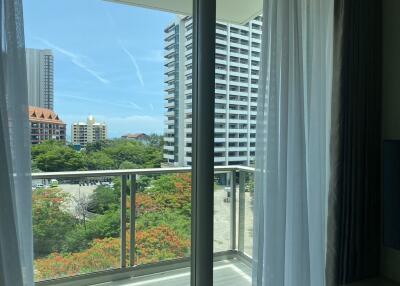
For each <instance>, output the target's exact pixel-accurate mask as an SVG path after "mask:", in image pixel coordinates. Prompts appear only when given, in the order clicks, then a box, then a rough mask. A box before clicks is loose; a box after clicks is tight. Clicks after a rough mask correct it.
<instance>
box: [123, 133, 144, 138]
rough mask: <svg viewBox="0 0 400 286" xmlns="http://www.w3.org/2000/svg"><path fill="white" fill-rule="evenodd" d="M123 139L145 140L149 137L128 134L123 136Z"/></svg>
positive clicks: (140, 134) (139, 134)
mask: <svg viewBox="0 0 400 286" xmlns="http://www.w3.org/2000/svg"><path fill="white" fill-rule="evenodd" d="M121 137H122V138H126V139H142V138H145V137H148V136H147V135H146V134H144V133H128V134H125V135H122V136H121Z"/></svg>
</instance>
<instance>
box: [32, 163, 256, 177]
mask: <svg viewBox="0 0 400 286" xmlns="http://www.w3.org/2000/svg"><path fill="white" fill-rule="evenodd" d="M191 170H192V168H191V167H173V168H147V169H125V170H96V171H66V172H43V173H32V179H34V180H35V179H53V178H60V179H61V178H82V177H108V176H122V175H131V174H136V175H158V174H171V173H189V172H190V171H191ZM235 170H236V171H244V172H254V168H253V167H247V166H236V165H231V166H215V167H214V171H215V172H230V171H235Z"/></svg>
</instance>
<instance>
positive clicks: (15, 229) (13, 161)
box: [0, 0, 34, 286]
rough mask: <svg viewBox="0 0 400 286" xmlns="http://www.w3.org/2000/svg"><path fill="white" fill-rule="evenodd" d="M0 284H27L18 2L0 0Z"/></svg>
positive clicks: (28, 201)
mask: <svg viewBox="0 0 400 286" xmlns="http://www.w3.org/2000/svg"><path fill="white" fill-rule="evenodd" d="M0 25H1V27H0V47H1V54H0V182H1V187H0V285H4V286H5V285H6V286H11V285H12V286H22V285H27V286H30V285H34V283H33V250H32V249H33V243H32V189H31V188H32V186H31V170H30V140H29V133H30V131H29V124H28V112H27V110H28V97H27V83H26V81H27V80H26V63H25V45H24V34H23V33H24V31H23V18H22V3H21V1H20V0H0Z"/></svg>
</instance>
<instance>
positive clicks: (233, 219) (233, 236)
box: [231, 170, 236, 250]
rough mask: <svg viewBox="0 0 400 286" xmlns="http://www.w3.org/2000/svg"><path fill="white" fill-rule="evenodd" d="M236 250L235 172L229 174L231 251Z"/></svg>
mask: <svg viewBox="0 0 400 286" xmlns="http://www.w3.org/2000/svg"><path fill="white" fill-rule="evenodd" d="M235 249H236V171H235V170H233V171H232V172H231V250H235Z"/></svg>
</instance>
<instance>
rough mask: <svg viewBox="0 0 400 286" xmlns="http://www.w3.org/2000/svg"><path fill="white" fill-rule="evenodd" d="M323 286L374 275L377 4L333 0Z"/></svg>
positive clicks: (377, 218) (376, 251) (377, 235)
mask: <svg viewBox="0 0 400 286" xmlns="http://www.w3.org/2000/svg"><path fill="white" fill-rule="evenodd" d="M334 28H335V35H334V43H335V47H334V60H333V69H334V70H333V100H332V142H331V158H332V165H331V184H330V194H329V211H328V248H327V249H328V251H327V268H326V274H327V275H326V277H327V285H342V284H346V283H350V282H354V281H357V280H361V279H364V278H368V277H372V276H376V275H378V273H379V256H380V254H379V249H380V230H381V229H380V117H381V114H380V110H381V1H378V0H336V1H335V19H334Z"/></svg>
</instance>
